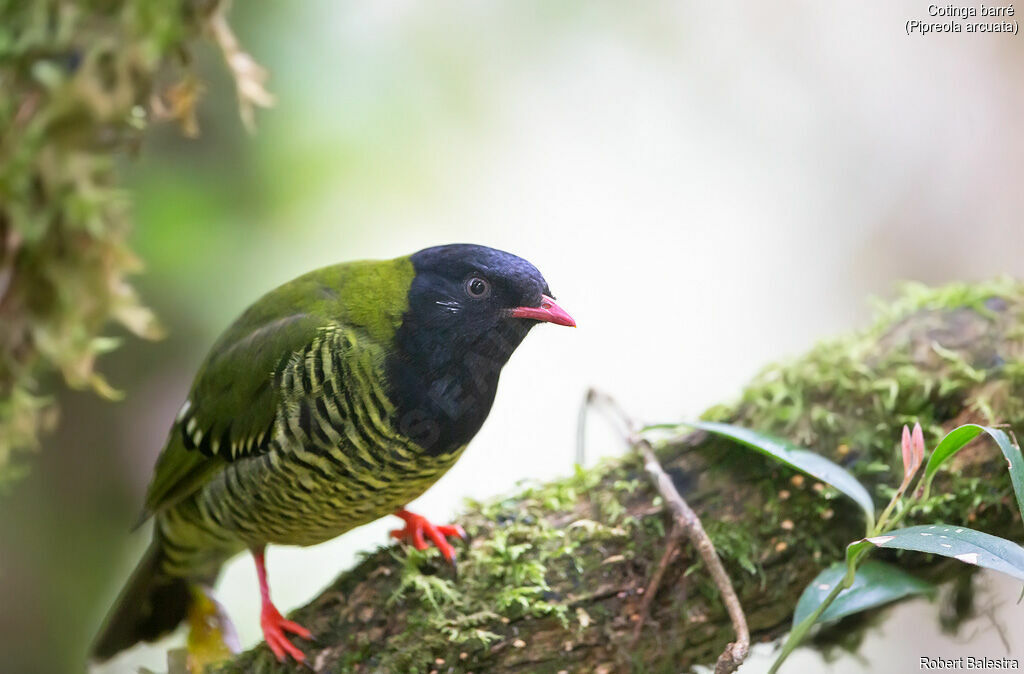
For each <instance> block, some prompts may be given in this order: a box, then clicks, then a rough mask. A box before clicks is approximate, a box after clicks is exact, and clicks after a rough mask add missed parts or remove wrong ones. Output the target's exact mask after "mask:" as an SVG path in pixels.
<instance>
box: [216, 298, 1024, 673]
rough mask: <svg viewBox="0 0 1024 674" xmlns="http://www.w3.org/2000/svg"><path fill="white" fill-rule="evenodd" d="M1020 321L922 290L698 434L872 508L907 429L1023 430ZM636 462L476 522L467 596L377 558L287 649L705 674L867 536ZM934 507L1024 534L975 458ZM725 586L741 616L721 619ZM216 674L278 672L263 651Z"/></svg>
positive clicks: (832, 516) (819, 499) (708, 445)
mask: <svg viewBox="0 0 1024 674" xmlns="http://www.w3.org/2000/svg"><path fill="white" fill-rule="evenodd" d="M1022 316H1024V291H1022V288H1021V286H1020V285H1018V284H1016V283H1009V282H998V283H994V284H988V285H974V286H965V285H958V286H952V287H948V288H943V289H938V290H932V291H923V290H920V289H915V290H914V291H913V292H911V293H908V294H907V295H905V296H904V297H902V298H900V299H899V300H898V301H897V302H896V303H895V304H894V305H893V306H891V307H889V308H888V309H887V310H886V311H885V313H884V314H883V317H882V318H881V319H880V320H879V322H878V323H876V324H875V325H874V326H872V327H871V328H869V329H867V330H865V331H862V332H860V333H858V334H855V335H851V336H848V337H845V338H842V339H838V340H833V341H830V342H826V343H824V344H821V345H819V346H818V347H816V348H815V349H813V350H812V351H811V352H810V353H808V354H807V355H806V356H804V357H802V358H800V359H797V360H795V361H793V362H790V363H786V364H783V365H776V366H772V367H769V368H767V369H766V370H765V371H764V372H763V373H762V374H761V375H759V376H758V378H757V379H755V380H754V381H753V382H752V383H751V384H750V385H749V386H748V387H747V389H746V390H745V391H744V392H743V394H742V395H741V397H740V399H739V400H738V401H736V402H734V403H731V404H729V405H724V406H718V407H715V408H712V409H711V410H708V412H706V413H705V415H704V416H705V418H709V419H713V420H717V421H727V422H732V423H736V424H739V425H743V426H747V427H750V428H755V429H758V430H761V431H763V432H766V433H771V434H774V435H777V436H781V437H786V438H788V439H790V440H791V441H793V442H795V443H797V444H799V445H802V446H805V447H809V448H813V449H815V450H816V451H818V452H820V453H822V454H823V455H826V456H828V457H829V458H831V459H832V460H834V461H837V462H839V463H841V464H842V465H844V466H845V467H846V468H847V469H848V470H850V471H851V472H852V473H854V475H855V476H856V477H857V478H858V479H859V480H861V481H862V482H863V483H865V484H866V485H867V486H868V488H869V490H871V491H872V492H873V493H875V494H876V495H877V496H878V500H879V501H881V500H883V499H884V498H886V496H887V494H888V492H887V491H886V490H887V489H888V488H889V487H888V486H887V485H892V484H894V483H898V481H899V477H900V475H901V474H902V473H901V468H900V459H899V456H900V455H899V448H898V446H897V444H896V442H895V440H894V439H896V438H898V437H899V434H898V432H899V430H900V428H901V427H902V425H903V424H904V423H913V422H914V421H915V420H919V421H920V422H921V424H922V426H923V427H924V429H925V433H926V435H929V436H930V437H929V438H928V441H929V444H933V443H934V442H935V441H936V440H937V439H938V438H939V437H940V435H941V434H943V433H944V432H945V431H946V430H949V429H951V428H952V427H954V426H957V425H960V424H962V423H966V422H978V423H986V424H993V423H1009V424H1010V425H1012V426H1013V427H1014V428H1016V429H1018V430H1019V429H1020V428H1021V427H1022V426H1024V403H1022V402H1021V401H1024V378H1021V377H1019V376H1016V375H1015V374H1014V373H1015V372H1021V371H1024V360H1022V356H1021V354H1022V350H1021V349H1020V348H1019V343H1020V342H1019V340H1020V337H1019V335H1020V334H1022V326H1024V318H1022ZM936 345H939V347H940V348H935V347H936ZM665 421H674V420H671V419H670V420H665ZM641 451H642V452H643V454H644V457H643V459H641V457H640V456H639V455H638V454H637V453H635V452H630V453H629V454H627V455H626V456H623V457H622V458H620V459H617V460H614V461H608V462H604V463H602V464H600V465H598V466H596V467H594V468H591V469H588V470H578V471H577V473H576V474H575V475H574V476H572V477H570V478H567V479H564V480H559V481H555V482H551V483H546V484H537V485H533V486H531V487H529V488H527V489H525V490H524V491H522V492H521V493H519V494H517V495H515V496H512V497H509V498H504V499H498V500H495V501H493V502H489V503H470V504H469V506H468V507H467V510H466V512H465V514H464V515H463V516H462V517H461V518H460V520H461V522H462V523H463V524H464V526H465V527H466V529H467V531H468V532H469V534H470V536H471V542H470V543H469V545H468V547H464V548H461V549H460V550H459V554H460V564H459V574H458V577H456V576H454V575H453V574H452V573H451V571H450V570H449V568H448V567H447V565H445V564H444V563H443V561H442V560H440V558H439V557H438V555H437V554H436V551H433V550H431V551H428V552H427V553H425V554H424V553H419V552H416V551H415V550H406V549H404V548H396V547H390V548H381V549H378V550H377V551H376V552H374V553H372V554H370V555H368V556H367V557H366V559H364V561H363V562H362V563H360V564H359V565H358V566H356V567H355V568H354V569H352V570H350V571H348V572H346V573H344V574H342V575H341V576H340V577H339V578H338V579H337V580H336V581H335V582H334V583H332V584H331V585H330V587H328V588H327V589H326V590H324V592H323V593H322V594H321V595H320V596H319V597H317V598H316V599H314V600H313V601H312V602H311V603H310V604H309V605H307V606H305V607H304V608H301V609H299V610H298V611H295V612H294V616H293V617H294V619H296V620H298V621H299V622H300V623H302V624H304V625H305V626H306V627H308V628H309V629H311V630H312V631H313V633H314V634H315V635H316V638H317V642H316V643H315V644H311V643H301V644H300V645H301V646H302V647H303V648H304V649H305V650H306V652H307V653H308V654H309V655H310V662H311V663H312V666H313V667H314V669H316V671H324V672H326V671H345V672H406V671H428V672H429V671H437V672H438V674H441V673H442V672H475V673H477V674H479V673H480V672H485V671H496V672H541V673H545V672H551V673H552V674H555V673H557V672H559V671H593V672H606V673H609V672H619V671H632V670H635V669H640V668H642V669H645V671H654V672H662V671H664V672H679V671H683V670H686V669H688V668H690V667H692V666H693V665H697V664H701V665H710V664H711V663H714V662H715V661H716V660H717V659H718V657H719V654H721V653H722V652H723V651H724V650H725V649H726V647H727V645H728V644H729V642H730V641H733V643H734V646H733V648H734V649H735V644H740V645H742V644H743V642H744V641H745V640H744V639H743V638H742V637H743V630H742V629H740V627H739V626H738V623H739V620H738V618H741V617H742V614H741V613H740V612H739V610H738V609H739V607H740V606H742V607H743V610H744V612H745V617H746V623H747V625H748V627H749V630H750V638H751V639H754V640H760V641H766V640H768V641H770V640H773V639H776V638H778V637H779V636H781V635H782V634H783V633H784V632H785V631H786V630H787V629H788V627H789V621H790V619H791V616H792V611H793V608H794V606H795V604H796V600H797V598H798V597H799V595H800V593H801V591H802V590H803V588H804V587H805V586H806V584H807V583H808V582H810V580H811V579H812V578H814V576H815V575H816V574H817V573H818V572H819V571H820V570H821V569H822V568H824V567H825V566H827V565H828V564H830V563H831V562H833V561H835V560H838V559H841V558H842V555H843V550H844V548H845V545H846V543H848V542H849V541H851V540H853V539H855V538H857V537H859V536H860V535H861V534H862V531H861V529H862V521H861V513H860V512H859V510H858V508H857V506H856V505H854V504H853V503H852V502H850V501H848V500H847V499H846V498H845V497H843V496H842V495H839V494H837V493H835V492H833V491H832V490H831V489H830V488H828V487H826V486H825V485H821V484H817V483H815V482H814V481H813V480H811V479H808V478H806V477H804V476H803V475H799V474H796V473H794V472H793V471H791V470H789V469H787V468H785V467H782V466H779V465H778V464H775V463H774V462H770V461H768V460H767V459H765V458H764V457H761V456H759V455H757V454H755V453H751V452H750V451H749V450H747V449H744V448H740V447H737V446H735V445H733V444H731V443H729V442H727V441H725V440H723V439H721V438H717V437H714V436H710V435H708V434H704V433H694V434H691V435H688V436H686V437H685V438H681V439H674V440H672V441H668V442H664V443H661V442H658V443H654V444H653V445H649V446H647V447H646V449H644V448H643V447H641ZM652 456H653V457H654V459H655V460H654V461H652V460H651V457H652ZM658 466H660V468H661V470H658ZM649 469H650V470H649ZM652 473H653V475H652ZM652 476H654V477H656V478H657V480H656V483H657V484H658V485H659V488H657V489H656V488H654V487H653V486H652V484H653V483H654V482H655V481H654V480H652V479H651V478H652ZM670 487H671V488H670ZM673 491H674V492H675V493H676V494H678V495H679V497H680V499H679V501H677V500H676V499H675V497H674V496H672V492H673ZM666 495H667V496H666ZM684 498H685V501H682V499H684ZM679 502H682V503H683V504H684V505H685V504H689V506H690V509H691V511H692V519H689V517H690V513H687V512H686V510H685V509H682V510H680V509H679ZM926 506H927V511H928V520H927V521H938V520H941V521H945V522H949V523H952V524H956V523H961V524H966V525H968V526H971V527H973V528H975V529H980V530H984V531H988V532H990V533H993V534H996V535H1000V536H1003V537H1009V538H1019V535H1020V532H1021V528H1020V527H1021V522H1020V517H1019V514H1018V513H1017V508H1016V505H1015V501H1014V498H1013V492H1012V488H1011V485H1010V481H1009V478H1008V477H1007V475H1006V469H1005V462H1004V461H1003V459H1002V457H1001V454H1000V453H999V452H998V451H997V450H996V449H995V448H994V447H991V446H989V445H987V444H985V443H984V442H978V443H976V444H975V445H974V446H972V447H970V448H967V449H965V450H963V451H961V452H960V453H959V454H958V455H957V457H956V459H955V461H954V464H953V466H952V469H951V471H950V472H949V473H948V474H945V473H944V474H943V476H942V482H941V483H936V484H935V485H934V489H933V495H932V496H931V497H929V501H928V503H927V504H926ZM668 509H673V510H671V512H670V511H669V510H668ZM698 517H699V521H701V522H703V523H704V529H705V530H706V534H707V538H708V540H709V541H710V542H711V543H712V544H713V547H712V546H706V547H704V548H703V549H702V548H701V546H700V545H699V544H698V545H697V546H695V547H696V552H695V551H694V550H693V549H688V548H689V546H685V547H679V548H677V550H676V551H675V552H674V553H673V552H671V550H669V551H668V552H666V545H668V546H671V541H672V540H673V537H672V535H671V534H670V535H669V537H668V543H666V531H669V530H670V529H671V528H672V527H674V526H679V525H677V522H680V521H687V522H693V521H698V520H697V518H698ZM908 520H913V517H909V518H908ZM916 522H917V523H921V522H923V520H917V521H916ZM913 523H915V522H911V521H908V522H907V524H908V525H909V524H913ZM684 531H685V529H684ZM715 550H717V555H715V554H714V551H715ZM879 552H881V551H879ZM883 556H888V557H889V559H890V560H891V561H895V562H897V563H899V564H900V565H902V566H903V567H904V568H906V569H908V570H910V571H911V572H913V573H915V574H917V575H919V576H922V577H925V578H927V579H930V580H933V581H944V580H952V579H957V578H962V577H963V574H964V573H969V572H970V568H969V567H967V565H963V564H958V563H946V562H943V561H941V560H935V559H933V558H931V557H929V556H927V555H917V554H911V553H907V554H903V555H900V556H898V557H897V556H896V555H895V554H885V553H883ZM716 558H717V559H719V560H720V562H721V568H720V569H719V571H718V572H717V573H716V571H715V570H714V569H715V566H716V564H715V559H716ZM669 560H672V561H671V562H670V561H669ZM712 578H714V581H713V580H712ZM655 579H657V582H655ZM730 580H731V586H732V588H733V590H734V591H735V597H734V600H732V599H729V600H726V601H725V603H723V599H722V597H724V596H725V594H726V593H725V592H723V591H722V590H721V587H722V586H726V587H728V585H729V582H728V581H730ZM728 604H731V609H727V608H726V605H728ZM734 624H736V626H734ZM858 624H865V623H858ZM844 633H845V634H846V636H849V635H850V634H852V635H854V636H856V635H857V634H858V632H857V630H856V629H844ZM638 634H639V638H638V637H637V635H638ZM737 634H738V635H739V636H735V635H737ZM726 664H727V663H726ZM222 671H224V672H282V673H284V672H289V671H291V667H290V666H289V665H281V664H278V663H277V662H276V661H275V660H274V659H273V656H272V655H271V654H270V653H269V651H267V650H266V648H265V647H264V646H262V645H261V646H259V647H258V648H256V649H254V650H252V651H249V652H247V653H243V654H241V655H239V656H238V657H236V658H235V659H234V660H232V661H231V662H229V663H227V664H226V665H225V666H224V667H223V670H222Z"/></svg>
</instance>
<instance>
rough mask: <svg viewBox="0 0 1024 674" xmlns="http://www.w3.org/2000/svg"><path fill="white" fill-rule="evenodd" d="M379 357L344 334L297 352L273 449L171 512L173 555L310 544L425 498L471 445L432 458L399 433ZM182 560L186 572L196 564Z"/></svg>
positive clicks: (335, 332)
mask: <svg viewBox="0 0 1024 674" xmlns="http://www.w3.org/2000/svg"><path fill="white" fill-rule="evenodd" d="M383 359H384V354H383V352H382V351H381V350H380V349H379V348H377V347H375V346H373V345H369V346H368V345H367V344H366V342H365V341H364V342H360V341H359V334H358V333H357V332H355V331H353V330H349V329H346V328H341V327H336V328H332V329H327V330H324V331H322V332H321V333H320V334H319V335H318V337H317V338H316V339H315V340H314V341H313V342H311V343H310V344H309V345H308V346H307V347H306V348H305V349H304V350H303V351H302V352H299V353H296V354H294V355H293V356H292V358H291V360H290V361H289V362H288V364H287V365H286V366H285V368H284V369H283V371H282V372H280V373H279V374H278V376H277V377H276V378H275V384H276V385H277V386H279V387H280V391H281V393H282V395H281V404H280V405H279V409H278V411H277V416H276V420H275V424H274V430H273V437H272V439H271V441H270V446H269V449H268V451H267V452H266V453H264V454H262V455H259V456H253V457H246V458H241V459H239V460H236V461H233V462H231V463H229V464H227V465H226V466H225V468H224V470H223V471H221V472H220V473H219V474H218V475H217V476H216V477H215V478H214V479H212V480H211V481H210V482H209V483H208V484H206V485H204V486H203V488H202V489H201V490H200V491H198V492H197V493H196V494H195V496H194V497H193V498H191V499H188V500H187V501H186V502H184V503H182V504H180V505H179V506H176V507H175V508H173V509H171V510H170V511H168V513H166V515H165V516H164V517H163V518H162V519H163V521H162V522H161V525H162V530H163V532H164V538H165V540H168V541H169V542H170V543H171V545H170V546H169V547H172V548H173V546H174V544H175V543H178V547H179V548H182V549H183V550H184V549H190V550H193V551H195V552H196V553H197V554H198V553H199V549H200V548H203V549H205V554H209V555H211V558H212V557H221V558H222V557H225V556H229V555H230V554H233V553H234V552H236V551H237V550H238V549H240V548H241V547H246V546H257V545H262V544H265V543H278V544H286V545H313V544H316V543H321V542H323V541H325V540H328V539H330V538H334V537H335V536H338V535H339V534H342V533H344V532H346V531H348V530H349V529H352V528H353V527H356V526H359V525H361V524H365V523H367V522H370V521H372V520H375V519H377V518H379V517H381V516H383V515H386V514H389V513H391V512H393V511H395V510H396V509H398V508H401V507H403V506H405V505H406V504H407V503H409V502H410V501H412V500H413V499H415V498H416V497H417V496H419V495H420V494H422V493H423V492H424V491H425V490H426V489H427V488H428V487H429V486H430V485H431V484H433V483H434V482H435V481H436V480H437V479H438V478H439V477H441V475H443V474H444V473H445V472H446V471H447V470H448V469H449V468H450V467H451V466H452V465H453V464H454V463H455V461H456V460H457V459H458V458H459V455H460V454H461V453H462V451H463V449H464V448H465V446H463V447H459V448H457V449H456V450H454V451H451V452H447V453H442V454H439V455H436V456H431V455H430V454H428V453H425V452H423V451H422V450H421V449H420V448H419V447H418V446H417V445H416V444H415V443H414V442H412V441H411V440H409V439H408V438H407V437H405V436H404V435H402V433H401V432H400V431H399V430H398V427H397V426H398V424H397V422H396V420H395V407H394V405H393V404H392V402H391V401H390V400H389V399H388V396H387V393H386V391H385V389H384V387H383V381H384V379H383V374H382V366H383ZM200 539H201V540H200ZM186 556H187V555H186V554H185V553H184V552H182V554H181V555H180V557H181V558H182V559H181V562H182V566H185V565H186V564H193V565H195V564H196V563H197V560H196V559H191V560H188V561H187V562H186V560H185V559H184V557H186ZM211 563H212V561H211Z"/></svg>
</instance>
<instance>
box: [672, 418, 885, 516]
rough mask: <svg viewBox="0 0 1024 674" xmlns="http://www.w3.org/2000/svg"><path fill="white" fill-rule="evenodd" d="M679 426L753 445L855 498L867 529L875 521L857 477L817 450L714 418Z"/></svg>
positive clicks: (868, 497)
mask: <svg viewBox="0 0 1024 674" xmlns="http://www.w3.org/2000/svg"><path fill="white" fill-rule="evenodd" d="M680 425H681V426H689V427H691V428H699V429H701V430H703V431H707V432H708V433H714V434H715V435H721V436H723V437H726V438H729V439H731V440H735V441H736V442H738V443H740V444H742V445H746V446H747V447H750V448H751V449H756V450H757V451H759V452H761V453H762V454H766V455H767V456H770V457H771V458H773V459H775V460H776V461H779V462H781V463H784V464H786V465H787V466H790V467H791V468H796V469H797V470H799V471H801V472H803V473H807V474H808V475H810V476H811V477H814V478H817V479H819V480H821V481H822V482H824V483H826V484H830V485H832V486H833V487H835V488H836V489H838V490H839V491H841V492H843V493H844V494H846V495H847V496H849V497H850V498H852V499H853V500H854V501H856V502H857V505H859V506H860V507H861V508H862V509H863V510H864V514H865V515H866V516H867V518H868V530H869V531H870V530H871V527H873V526H874V524H875V504H874V502H873V501H872V500H871V494H869V493H868V490H867V489H865V488H864V485H862V484H861V483H860V482H858V481H857V478H855V477H854V476H853V475H851V474H850V473H849V472H847V471H846V469H844V468H842V467H841V466H838V465H836V464H835V463H833V462H831V461H829V460H828V459H826V458H825V457H823V456H821V455H820V454H815V453H814V452H811V451H808V450H806V449H800V448H799V447H797V446H796V445H794V444H792V443H790V442H788V441H786V440H782V439H781V438H776V437H773V436H770V435H765V434H763V433H758V432H756V431H752V430H750V429H749V428H742V427H740V426H732V425H730V424H720V423H718V422H714V421H692V422H691V421H684V422H682V423H681V424H680Z"/></svg>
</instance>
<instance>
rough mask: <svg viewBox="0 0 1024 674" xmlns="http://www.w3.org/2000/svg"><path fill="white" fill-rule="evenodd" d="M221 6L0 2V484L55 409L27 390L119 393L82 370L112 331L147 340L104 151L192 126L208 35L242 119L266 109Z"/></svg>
mask: <svg viewBox="0 0 1024 674" xmlns="http://www.w3.org/2000/svg"><path fill="white" fill-rule="evenodd" d="M225 5H226V3H225V2H223V1H222V0H103V1H102V2H100V1H97V0H33V1H32V2H26V1H25V0H0V485H2V484H3V483H4V482H5V481H8V480H10V479H11V478H12V477H13V476H14V475H15V474H16V473H18V472H21V471H20V470H17V469H20V468H21V466H15V465H13V463H14V462H12V458H13V457H14V455H15V453H16V452H20V451H24V450H25V449H29V448H33V447H35V446H36V445H37V442H38V436H39V433H40V431H41V430H42V429H44V428H45V427H47V426H49V425H51V424H52V422H53V419H54V416H55V409H54V407H53V405H52V403H51V402H50V400H49V399H48V398H46V397H45V395H44V393H43V392H42V391H41V390H40V387H39V385H38V379H39V378H40V376H41V375H43V374H45V373H46V372H48V371H51V370H56V371H58V372H60V373H61V374H62V375H63V378H64V380H65V381H66V382H67V384H68V385H70V386H72V387H75V388H91V389H93V390H95V391H96V392H97V393H99V394H101V395H103V396H106V397H108V398H114V397H117V396H118V392H117V391H116V390H115V389H114V388H113V387H111V386H110V385H109V384H108V383H107V382H106V380H105V379H104V378H103V376H102V375H100V374H99V373H98V372H97V371H96V368H95V361H96V358H97V357H98V356H99V355H100V354H102V353H104V352H106V351H109V350H110V349H112V348H114V347H115V346H116V344H117V341H116V340H115V339H111V338H108V337H104V336H103V331H104V330H106V329H107V328H108V326H109V324H110V323H111V322H114V323H118V324H120V325H121V326H122V327H123V328H125V329H127V330H128V331H130V332H131V333H134V334H136V335H140V336H143V337H156V336H157V335H158V334H159V332H160V329H159V327H158V325H157V323H156V320H155V318H154V316H153V315H152V313H150V311H149V310H148V309H146V308H145V307H144V306H143V305H142V304H141V302H140V301H139V298H138V297H137V295H136V293H135V291H134V290H133V289H132V287H131V285H129V283H128V281H127V279H128V277H129V276H130V275H131V274H132V273H134V272H136V271H138V269H139V267H140V264H139V262H138V260H137V259H136V258H135V256H134V255H133V254H132V252H131V250H130V249H129V247H128V245H127V238H128V233H129V230H130V225H131V218H130V216H129V212H128V208H127V199H126V198H125V195H124V194H123V193H122V192H121V191H120V190H119V189H118V182H119V181H118V176H117V174H116V171H115V168H114V157H115V155H117V154H122V153H127V152H131V151H133V150H135V149H136V148H137V147H138V145H139V143H140V141H141V135H142V132H143V130H144V129H145V128H146V127H147V125H148V124H149V122H150V120H152V119H154V118H157V119H163V118H168V117H170V118H174V119H175V120H177V121H179V122H180V123H181V124H182V126H183V128H185V129H186V131H194V130H195V120H194V106H195V103H196V100H197V95H198V83H197V79H196V77H195V75H194V74H193V73H191V72H190V70H189V68H190V64H189V61H188V47H189V45H190V44H191V43H192V42H193V41H194V40H195V39H196V38H197V37H199V36H201V35H203V34H208V35H210V36H211V37H212V38H213V39H214V40H215V41H216V42H217V43H218V44H219V45H220V46H221V48H222V50H223V51H224V54H225V58H226V59H228V61H229V66H230V68H231V70H232V72H233V73H234V74H235V76H236V79H237V82H238V90H239V100H240V102H241V103H242V112H243V113H244V116H245V119H246V121H247V122H251V118H252V113H251V108H252V105H254V104H257V105H259V104H269V102H270V99H269V95H268V94H266V92H265V91H264V90H263V88H262V79H263V77H264V73H263V72H262V70H261V69H260V68H259V67H258V66H257V65H256V64H255V63H254V62H253V61H252V59H251V58H249V57H248V55H247V54H245V53H244V52H243V51H242V50H241V49H240V48H239V46H238V43H237V41H236V40H235V39H234V36H233V35H232V34H231V32H230V30H229V29H228V27H227V23H226V21H225V20H224V18H223V11H224V8H225Z"/></svg>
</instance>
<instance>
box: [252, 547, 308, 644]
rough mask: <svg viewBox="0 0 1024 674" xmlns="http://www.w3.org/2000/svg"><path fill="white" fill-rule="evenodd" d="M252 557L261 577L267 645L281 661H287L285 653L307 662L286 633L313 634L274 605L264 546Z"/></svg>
mask: <svg viewBox="0 0 1024 674" xmlns="http://www.w3.org/2000/svg"><path fill="white" fill-rule="evenodd" d="M252 557H253V559H254V560H255V562H256V575H257V576H258V577H259V579H260V597H262V599H263V609H262V610H261V611H260V627H262V628H263V638H264V639H265V640H266V642H267V646H269V647H270V650H271V651H273V652H274V655H275V656H277V659H278V661H279V662H284V661H285V653H287V654H288V655H290V656H292V657H293V658H295V660H296V662H305V661H306V655H305V653H303V652H302V651H300V650H299V649H298V648H296V647H295V645H294V644H292V642H290V641H288V637H286V636H285V634H284V633H285V632H291V633H292V634H294V635H296V636H299V637H302V638H303V639H312V638H313V635H312V634H310V632H309V630H307V629H306V628H305V627H303V626H302V625H299V624H298V623H293V622H292V621H291V620H285V618H284V616H282V615H281V612H280V611H278V610H277V607H276V606H274V602H272V601H270V586H269V585H268V584H267V568H266V565H265V564H264V562H263V548H258V549H257V548H253V550H252Z"/></svg>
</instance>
